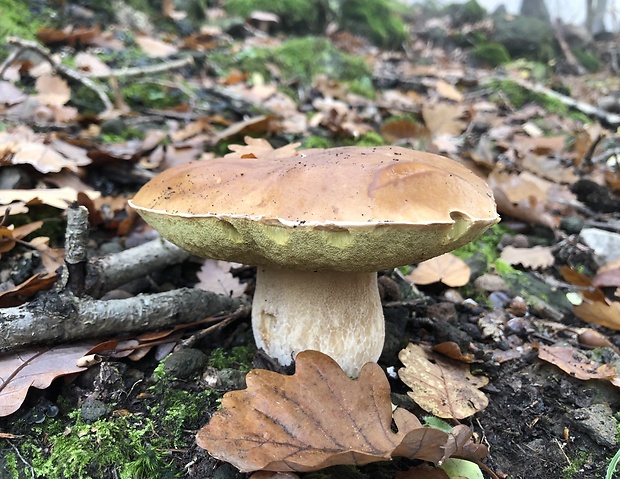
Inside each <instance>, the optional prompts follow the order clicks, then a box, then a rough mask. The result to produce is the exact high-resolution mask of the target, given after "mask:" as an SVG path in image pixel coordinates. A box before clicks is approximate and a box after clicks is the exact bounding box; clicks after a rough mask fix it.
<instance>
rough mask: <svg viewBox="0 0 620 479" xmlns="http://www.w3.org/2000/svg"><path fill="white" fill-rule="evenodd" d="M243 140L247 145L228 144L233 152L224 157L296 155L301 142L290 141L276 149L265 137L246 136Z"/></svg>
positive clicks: (286, 156)
mask: <svg viewBox="0 0 620 479" xmlns="http://www.w3.org/2000/svg"><path fill="white" fill-rule="evenodd" d="M243 141H245V145H228V149H229V150H231V151H232V152H233V153H228V154H227V155H225V156H224V158H262V157H265V156H269V157H270V158H288V157H290V156H296V155H298V154H299V152H298V151H297V150H296V149H297V147H298V146H299V145H301V143H289V144H288V145H285V146H283V147H281V148H277V149H274V148H273V146H271V143H269V142H268V141H267V140H265V139H264V138H252V137H251V136H246V137H245V138H244V139H243Z"/></svg>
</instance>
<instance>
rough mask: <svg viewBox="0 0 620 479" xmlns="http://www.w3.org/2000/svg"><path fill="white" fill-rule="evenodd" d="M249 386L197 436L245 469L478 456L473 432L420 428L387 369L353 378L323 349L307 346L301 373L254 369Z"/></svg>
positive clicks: (229, 397) (226, 401) (481, 451)
mask: <svg viewBox="0 0 620 479" xmlns="http://www.w3.org/2000/svg"><path fill="white" fill-rule="evenodd" d="M246 383H247V386H248V388H247V389H245V390H243V391H233V392H230V393H227V394H226V395H224V398H223V400H222V409H221V410H220V411H218V412H217V413H215V414H214V416H213V418H212V419H211V422H210V423H209V424H208V425H206V426H205V427H203V428H202V429H201V430H200V431H199V432H198V435H197V438H196V439H197V443H198V445H199V446H200V447H202V448H204V449H206V450H207V451H209V453H210V454H211V455H212V456H214V457H216V458H218V459H221V460H224V461H227V462H229V463H231V464H233V465H234V466H235V467H237V468H238V469H240V470H241V471H244V472H248V471H258V470H268V471H282V472H286V471H295V472H301V471H313V470H318V469H322V468H325V467H329V466H333V465H337V464H355V465H363V464H368V463H370V462H375V461H385V460H388V459H391V458H392V457H395V456H406V457H409V458H416V459H421V460H425V461H430V462H435V463H436V464H438V463H441V462H442V461H443V460H445V459H446V458H447V457H449V456H450V455H461V456H463V457H473V456H472V454H473V455H474V456H476V457H480V455H485V454H486V449H485V448H484V447H482V448H481V447H480V446H479V445H474V444H473V443H471V441H470V440H469V438H470V437H471V430H469V428H467V427H465V426H463V427H465V429H466V430H467V431H469V436H468V435H467V434H468V433H467V431H464V430H462V429H460V428H459V427H457V428H455V429H453V430H452V431H451V432H450V433H445V432H443V431H440V430H439V429H433V428H430V427H423V426H421V424H420V422H419V421H418V419H417V418H416V417H415V416H414V415H413V414H411V413H409V412H408V411H406V410H404V409H397V410H396V411H395V412H394V416H393V419H394V423H395V424H396V426H397V429H398V432H393V431H392V428H391V424H392V407H391V401H390V386H389V383H388V381H387V378H386V377H385V374H384V373H383V371H382V369H381V368H380V367H379V366H378V365H377V364H375V363H368V364H366V365H365V366H364V367H363V368H362V370H361V372H360V375H359V377H358V378H357V379H355V380H354V379H350V378H349V377H348V376H347V375H346V374H345V373H344V372H343V371H342V369H341V368H340V367H339V366H338V364H337V363H336V362H335V361H334V360H333V359H331V358H330V357H329V356H326V355H324V354H322V353H320V352H318V351H302V352H301V353H299V354H298V355H297V358H296V372H295V374H294V375H292V376H285V375H281V374H277V373H274V372H272V371H266V370H252V371H250V372H249V373H248V375H247V377H246Z"/></svg>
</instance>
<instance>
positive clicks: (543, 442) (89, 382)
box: [0, 263, 620, 479]
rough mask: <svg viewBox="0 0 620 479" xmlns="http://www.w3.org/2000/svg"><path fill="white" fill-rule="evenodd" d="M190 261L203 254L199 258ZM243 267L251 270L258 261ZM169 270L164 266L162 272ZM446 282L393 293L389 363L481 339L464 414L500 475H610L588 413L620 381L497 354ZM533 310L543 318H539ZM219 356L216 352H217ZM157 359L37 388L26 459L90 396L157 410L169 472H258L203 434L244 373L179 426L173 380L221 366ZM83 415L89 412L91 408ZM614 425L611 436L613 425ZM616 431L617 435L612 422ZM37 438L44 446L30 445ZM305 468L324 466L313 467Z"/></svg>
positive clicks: (229, 338)
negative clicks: (180, 366) (419, 294)
mask: <svg viewBox="0 0 620 479" xmlns="http://www.w3.org/2000/svg"><path fill="white" fill-rule="evenodd" d="M187 267H188V268H193V267H194V266H193V265H191V264H189V263H188V264H187ZM242 272H243V273H244V274H245V275H246V276H247V274H248V272H247V270H243V271H242ZM177 278H178V276H177ZM158 279H160V280H162V279H163V278H162V277H161V275H158ZM436 293H437V292H431V294H430V296H427V297H425V298H423V299H417V300H408V301H400V302H399V301H396V302H394V301H391V302H389V304H386V308H385V313H386V319H387V329H388V337H387V341H386V349H385V351H384V355H383V356H382V360H381V365H382V366H384V367H388V366H394V367H396V368H398V367H399V366H400V363H399V362H398V360H397V359H396V355H397V353H398V351H399V349H400V348H402V346H403V345H404V344H406V343H407V342H409V341H413V342H425V343H427V344H433V343H435V342H440V341H445V340H453V341H455V342H457V343H459V344H461V345H463V344H467V343H471V344H473V349H476V350H478V354H477V355H478V356H479V361H480V362H478V363H476V364H475V365H474V370H475V371H477V372H479V373H482V374H485V375H486V376H488V377H489V378H490V383H489V385H488V386H486V387H485V388H484V390H485V392H486V394H487V395H488V397H489V406H488V407H487V408H486V409H485V410H484V411H482V412H480V413H478V414H476V415H475V416H474V417H473V418H470V419H468V420H466V421H464V422H465V423H466V424H467V425H469V426H470V427H471V428H472V429H473V430H474V431H475V434H476V437H477V439H478V440H479V441H482V442H483V443H485V444H487V445H488V447H489V450H490V453H489V456H488V457H487V459H486V460H485V463H486V465H487V466H488V467H489V469H490V470H492V471H494V473H495V474H497V477H510V478H515V479H548V478H560V477H566V478H571V477H572V478H579V479H589V478H592V479H594V478H601V477H604V472H605V470H606V468H607V465H608V463H609V460H610V458H611V456H613V454H614V453H615V446H614V445H613V444H611V443H609V438H607V439H606V438H605V431H604V430H603V429H604V428H603V429H596V427H589V426H588V425H587V424H589V423H590V422H591V421H589V419H594V420H596V417H594V418H590V417H589V416H592V415H596V414H600V412H601V411H599V410H598V409H597V407H598V406H601V405H602V407H605V408H607V409H603V413H605V411H609V412H613V413H615V412H617V411H618V408H619V407H620V396H619V395H618V394H617V391H616V390H614V388H613V387H611V386H610V385H607V384H605V383H603V382H598V381H590V382H583V381H579V380H577V379H574V378H571V377H570V376H568V375H567V374H566V373H564V372H562V371H560V370H559V369H556V368H555V367H553V366H550V365H546V364H543V363H542V362H541V361H540V360H539V359H538V358H537V354H536V352H535V350H533V351H531V352H529V353H527V354H524V355H522V356H521V357H519V358H517V359H514V360H511V361H506V362H504V363H502V364H498V363H496V362H494V361H493V360H492V359H491V356H490V355H489V354H487V353H485V352H484V351H490V350H491V349H492V348H494V347H495V346H496V345H493V344H491V343H489V342H488V341H485V340H482V339H481V338H480V331H479V330H478V328H477V326H475V320H476V318H477V317H478V316H479V315H480V313H481V312H482V309H481V308H474V309H472V308H469V307H465V306H462V305H456V307H455V306H453V305H452V304H450V303H445V302H439V297H438V296H437V294H436ZM455 313H456V314H455ZM431 316H432V318H431ZM442 316H443V317H442ZM433 318H434V319H433ZM530 319H531V321H532V324H536V318H530ZM250 331H251V329H250V325H249V319H245V320H243V321H240V322H238V323H237V324H235V325H233V326H230V327H229V328H227V329H224V330H222V331H220V332H219V333H218V334H217V335H216V336H211V337H209V338H208V340H207V341H206V342H204V343H203V344H201V345H200V347H199V349H201V350H202V351H204V352H205V353H207V355H209V354H211V352H212V351H213V350H214V349H215V348H224V353H223V354H220V355H219V356H218V357H220V359H221V358H229V359H230V358H231V357H233V356H234V354H233V353H232V352H231V351H232V348H234V347H235V346H242V345H250V346H251V341H252V338H251V332H250ZM530 339H532V338H530ZM555 339H557V338H555ZM235 351H238V348H237V349H236V350H235ZM205 357H207V356H205ZM213 357H214V356H213V355H212V354H211V360H210V361H211V362H213ZM253 363H254V367H261V368H269V367H270V363H269V361H268V360H267V359H266V358H264V357H263V356H262V355H258V354H255V355H254V359H253ZM157 364H158V361H157V360H156V359H155V358H154V353H153V352H151V353H149V354H148V355H147V356H146V357H145V358H144V359H141V360H139V361H131V360H129V359H111V358H110V359H108V360H105V361H104V362H103V363H102V364H100V365H98V366H95V367H93V368H91V369H90V370H88V371H87V372H85V373H82V374H80V375H77V376H76V377H72V378H69V380H65V381H56V382H55V383H54V385H53V386H52V387H51V388H49V389H47V390H44V391H39V390H33V391H31V392H30V394H29V396H28V398H27V401H26V403H25V404H24V405H23V407H22V408H21V409H20V410H19V411H18V412H17V413H15V414H14V415H13V416H11V417H9V418H4V419H2V420H1V421H0V431H2V432H5V433H11V434H16V435H19V437H16V438H14V439H12V440H11V443H12V444H13V446H15V447H17V448H18V449H19V450H20V451H21V452H22V458H23V461H25V462H29V463H30V462H32V461H35V462H36V461H40V460H41V457H43V458H45V457H50V454H52V453H53V452H54V444H53V442H54V441H53V439H52V437H54V436H53V435H54V434H58V432H59V431H69V430H70V428H74V427H78V426H77V425H76V424H77V423H76V417H75V415H72V414H71V413H72V411H75V410H78V409H79V408H80V407H81V408H82V409H81V410H82V413H81V414H82V416H84V415H85V412H84V411H85V407H86V406H88V407H91V403H92V401H93V400H94V399H96V400H97V401H101V404H103V405H105V407H106V408H107V409H105V412H104V414H103V416H102V418H104V420H107V421H114V420H116V419H115V418H118V417H119V416H122V415H127V416H128V417H148V418H149V419H150V420H151V421H153V426H152V427H153V431H152V432H153V437H152V439H150V440H148V441H147V440H145V442H144V445H145V446H146V447H147V448H149V447H155V448H157V447H160V452H161V450H162V445H163V444H167V447H166V448H163V449H165V451H164V452H165V456H164V457H166V459H167V462H168V461H171V465H169V466H167V468H166V469H165V470H164V471H163V472H162V471H159V472H158V473H157V474H158V476H157V477H167V476H168V475H169V477H175V476H174V474H179V473H180V474H181V475H180V476H179V477H185V476H187V477H195V478H203V477H204V478H212V477H218V478H222V477H231V478H233V477H238V478H241V477H249V475H246V474H241V473H238V472H236V470H235V469H234V468H232V467H231V466H229V465H228V464H225V463H220V462H219V461H216V460H214V459H213V458H211V457H210V456H209V455H208V454H207V453H206V452H205V451H203V450H202V449H200V448H198V447H197V446H196V445H195V441H194V435H195V432H196V430H197V429H198V428H199V427H201V426H202V425H204V424H206V423H207V422H208V420H209V418H210V415H211V414H212V413H213V412H214V411H215V410H216V409H217V404H218V401H217V399H218V398H219V397H221V396H222V395H223V394H224V393H225V392H226V391H227V390H230V389H231V388H235V387H236V388H239V387H242V382H240V381H239V377H238V376H239V375H237V378H236V379H233V380H230V381H229V382H228V385H223V386H222V385H221V384H220V385H219V386H216V387H215V388H214V389H213V391H214V393H213V394H212V395H211V396H209V399H208V401H207V402H206V403H204V404H202V406H204V408H203V409H202V410H201V411H200V413H199V414H197V415H195V416H193V417H191V418H189V419H184V420H183V421H184V422H183V424H182V425H181V426H182V427H180V429H179V431H180V432H179V431H177V432H172V431H171V429H170V428H171V423H170V422H169V419H166V418H165V417H164V416H165V414H166V410H162V409H157V406H158V405H167V404H169V401H170V394H171V391H187V392H189V393H190V396H189V397H195V396H197V395H198V394H199V393H200V392H201V391H205V390H208V389H210V388H209V386H208V385H207V384H206V382H205V380H204V378H205V377H209V375H211V376H213V375H217V374H218V373H217V368H213V367H209V368H207V369H206V371H207V373H208V374H206V375H203V380H200V379H199V378H198V377H197V376H196V375H195V374H194V375H192V376H191V377H189V378H186V379H176V380H172V379H169V378H166V379H165V382H164V383H161V382H157V381H156V380H155V378H154V375H153V372H154V369H155V367H156V366H157ZM220 366H221V364H220ZM226 366H229V367H230V368H233V369H234V368H235V367H236V368H237V369H238V368H239V367H241V369H243V365H240V364H239V363H235V360H234V359H232V360H230V361H229V364H226ZM197 367H198V368H199V372H204V371H205V367H204V364H203V365H202V367H201V365H198V366H197ZM209 371H210V373H209ZM190 374H191V372H190ZM391 384H392V390H393V393H394V399H393V402H395V403H398V404H400V405H403V406H405V407H408V408H410V409H411V410H412V411H413V412H414V413H416V414H417V415H418V416H419V417H422V416H424V415H425V413H424V411H422V410H420V409H419V408H417V406H416V405H415V404H414V403H413V402H412V401H411V400H410V399H408V397H407V396H406V392H407V388H406V386H404V385H403V384H402V383H401V382H400V381H399V380H397V379H391ZM94 404H95V405H96V404H99V403H97V402H95V403H94ZM609 407H611V409H610V410H609ZM55 408H59V412H58V414H57V415H56V416H55V417H46V415H48V416H49V415H52V416H53V415H54V414H53V413H54V411H55ZM50 411H51V412H50ZM134 415H135V416H134ZM80 421H81V422H80ZM80 421H78V422H80V423H81V424H84V421H83V419H82V420H80ZM607 429H608V430H607V436H609V434H610V431H609V427H608V428H607ZM175 434H176V436H175ZM611 434H612V440H613V431H611ZM172 436H175V437H174V440H172V441H170V440H168V441H158V440H157V438H164V439H172ZM606 441H607V442H606ZM26 443H27V444H30V446H33V447H25V444H26ZM158 444H159V446H158ZM101 447H103V444H102V445H101ZM0 451H2V453H3V454H4V455H5V456H6V454H7V453H10V452H11V451H12V449H10V448H7V447H6V445H5V446H3V447H2V449H0ZM33 451H38V454H40V456H39V459H36V458H34V457H33V456H32V454H33ZM5 463H6V457H5ZM412 464H413V463H412V462H410V461H406V460H401V461H395V462H393V463H390V464H385V463H383V464H379V465H377V464H374V465H369V466H365V467H361V468H358V469H355V468H351V467H337V468H331V469H329V470H326V471H324V472H325V473H329V474H330V475H329V476H327V477H334V478H336V477H359V478H374V477H394V474H395V472H396V471H398V470H406V469H407V468H408V467H410V466H411V465H412ZM18 468H19V469H21V471H22V472H21V474H20V476H19V477H31V476H30V472H29V470H28V468H27V467H24V464H23V463H19V462H18ZM0 471H1V470H0ZM9 471H10V468H9V466H8V465H7V464H5V470H4V475H2V474H0V477H11V475H10V474H9ZM184 471H186V472H184ZM301 476H302V477H314V476H313V475H312V474H310V473H308V474H306V475H303V474H302V475H301ZM39 477H45V476H39ZM60 477H62V476H60ZM81 477H94V478H99V477H101V479H108V478H109V479H112V478H116V477H119V476H118V467H113V466H107V467H106V468H105V470H104V472H103V473H102V471H101V470H99V469H98V468H97V467H94V466H93V467H92V468H90V469H86V470H84V471H83V476H81ZM144 477H149V476H144ZM151 477H155V476H151ZM322 477H326V476H322ZM488 477H491V476H488ZM46 479H47V478H46Z"/></svg>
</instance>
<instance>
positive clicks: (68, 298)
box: [0, 288, 245, 352]
mask: <svg viewBox="0 0 620 479" xmlns="http://www.w3.org/2000/svg"><path fill="white" fill-rule="evenodd" d="M242 304H245V303H244V302H243V301H242V300H240V299H237V298H230V297H228V296H223V295H220V294H216V293H213V292H211V291H202V290H199V289H189V288H182V289H177V290H173V291H166V292H165V293H158V294H150V295H138V296H135V297H133V298H128V299H115V300H109V301H102V300H96V299H92V298H78V297H76V296H74V295H73V294H71V293H64V292H62V293H56V292H49V293H47V294H45V295H43V296H41V297H40V298H38V299H36V300H34V301H32V302H31V303H28V304H25V305H22V306H18V307H14V308H4V309H0V352H7V351H11V350H15V349H18V348H22V347H25V346H31V345H35V344H45V345H47V346H52V345H54V344H59V343H62V342H69V341H76V340H81V339H87V338H96V339H98V340H99V339H103V338H106V337H110V336H118V335H121V334H128V333H135V332H142V331H149V330H154V329H159V328H164V327H171V326H174V325H176V324H181V323H189V322H193V321H198V320H200V319H203V318H205V317H207V316H212V315H214V314H217V313H220V312H222V311H234V310H235V309H237V308H238V307H239V306H240V305H242Z"/></svg>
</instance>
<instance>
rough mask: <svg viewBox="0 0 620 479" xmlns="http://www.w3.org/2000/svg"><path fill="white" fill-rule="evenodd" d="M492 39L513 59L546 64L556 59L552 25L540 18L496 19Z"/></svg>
mask: <svg viewBox="0 0 620 479" xmlns="http://www.w3.org/2000/svg"><path fill="white" fill-rule="evenodd" d="M491 39H492V40H493V41H495V42H497V43H501V44H502V45H504V47H506V50H508V53H510V56H511V57H512V58H527V59H530V60H537V61H540V62H544V63H546V62H548V61H549V60H552V59H553V58H554V57H555V47H554V35H553V31H552V29H551V25H550V24H549V23H548V22H545V21H544V20H541V19H540V18H532V17H523V16H516V17H503V16H500V17H496V18H495V28H494V29H493V34H492V35H491Z"/></svg>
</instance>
